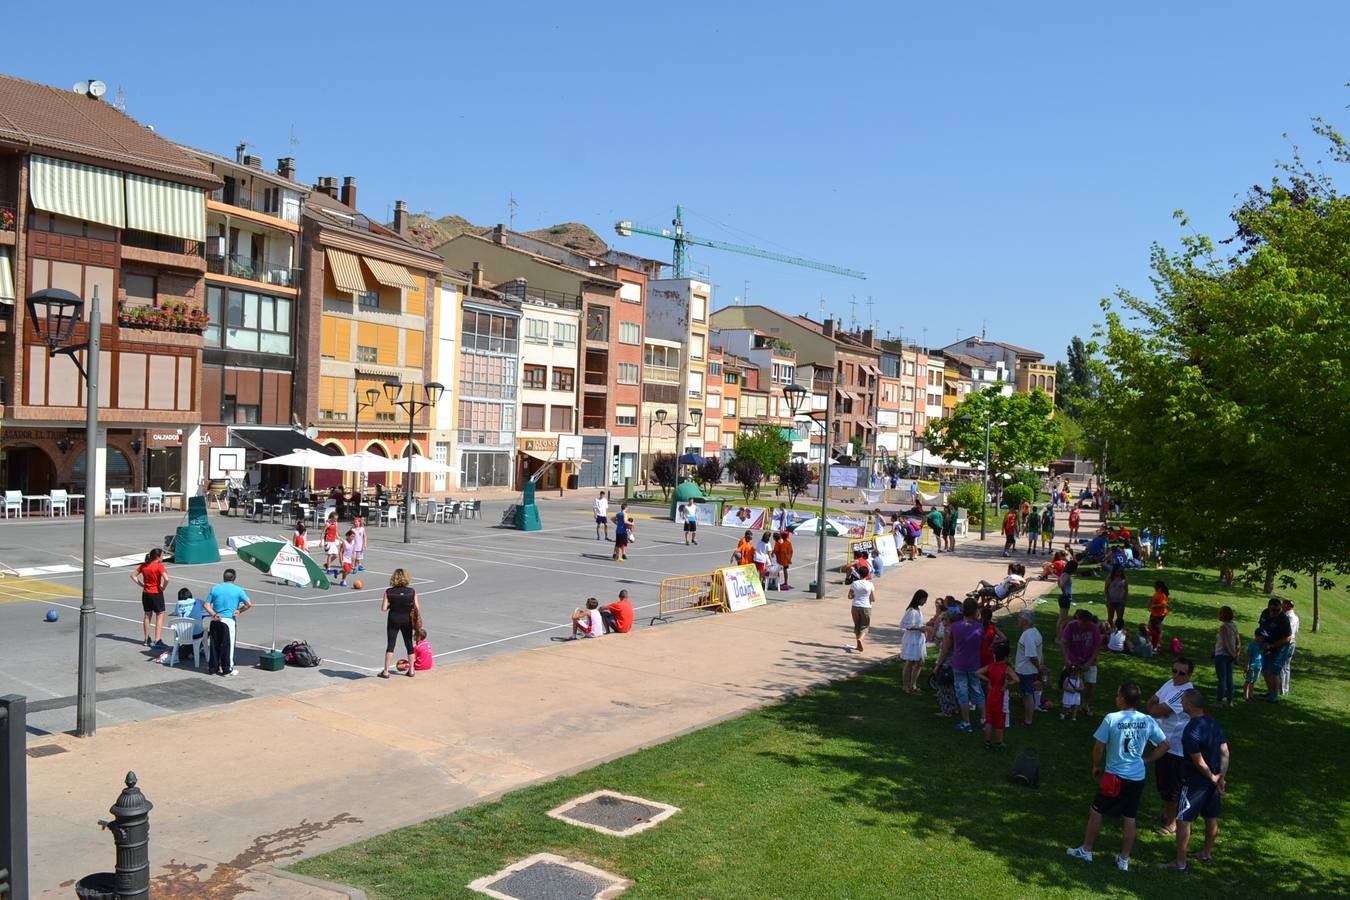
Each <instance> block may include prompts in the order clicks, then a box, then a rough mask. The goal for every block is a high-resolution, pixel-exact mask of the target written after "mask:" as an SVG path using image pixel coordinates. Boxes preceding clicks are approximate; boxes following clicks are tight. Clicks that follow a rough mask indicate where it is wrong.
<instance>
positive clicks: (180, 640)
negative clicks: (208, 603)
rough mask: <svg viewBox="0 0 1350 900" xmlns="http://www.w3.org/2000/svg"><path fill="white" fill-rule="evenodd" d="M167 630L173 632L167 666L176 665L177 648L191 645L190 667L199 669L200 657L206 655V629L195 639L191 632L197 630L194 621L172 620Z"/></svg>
mask: <svg viewBox="0 0 1350 900" xmlns="http://www.w3.org/2000/svg"><path fill="white" fill-rule="evenodd" d="M169 628H171V629H172V630H173V655H172V656H170V657H169V665H171V666H176V665H178V648H179V647H183V646H185V645H188V644H190V645H192V666H193V668H196V669H200V668H201V667H202V657H203V656H205V655H206V647H205V646H204V645H205V643H206V629H205V628H203V629H202V633H201V634H199V635H197V636H196V637H193V636H192V632H193V631H194V630H196V628H197V620H196V619H188V618H174V619H171V620H170V621H169Z"/></svg>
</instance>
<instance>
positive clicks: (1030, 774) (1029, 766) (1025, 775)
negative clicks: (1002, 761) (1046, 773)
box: [1008, 750, 1041, 787]
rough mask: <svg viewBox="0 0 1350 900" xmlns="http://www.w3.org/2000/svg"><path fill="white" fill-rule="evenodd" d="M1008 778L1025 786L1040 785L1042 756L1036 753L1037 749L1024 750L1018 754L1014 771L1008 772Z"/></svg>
mask: <svg viewBox="0 0 1350 900" xmlns="http://www.w3.org/2000/svg"><path fill="white" fill-rule="evenodd" d="M1008 780H1009V781H1011V782H1012V783H1013V784H1020V785H1022V786H1023V787H1040V784H1041V758H1040V757H1039V756H1037V755H1036V751H1035V750H1023V751H1022V752H1021V753H1019V754H1017V758H1016V759H1014V760H1013V764H1012V771H1011V772H1009V773H1008Z"/></svg>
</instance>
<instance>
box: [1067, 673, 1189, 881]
mask: <svg viewBox="0 0 1350 900" xmlns="http://www.w3.org/2000/svg"><path fill="white" fill-rule="evenodd" d="M1139 700H1140V691H1139V685H1137V684H1135V683H1133V682H1129V681H1127V682H1125V683H1124V684H1122V685H1121V686H1120V689H1119V690H1118V691H1116V711H1115V712H1113V713H1110V714H1108V715H1107V716H1106V718H1104V719H1102V723H1101V725H1099V726H1097V730H1096V732H1094V733H1093V735H1092V737H1093V740H1094V743H1093V745H1092V777H1093V779H1095V780H1097V782H1098V784H1097V795H1096V796H1095V797H1094V798H1093V799H1092V805H1091V807H1089V811H1088V822H1087V829H1086V830H1085V831H1084V833H1083V843H1081V844H1079V845H1078V846H1077V847H1070V848H1069V851H1068V853H1069V855H1070V856H1072V857H1073V858H1074V859H1081V860H1083V861H1084V862H1092V847H1093V845H1094V844H1095V843H1096V842H1097V835H1099V834H1100V833H1101V830H1102V818H1103V817H1104V816H1110V817H1111V818H1119V819H1120V820H1121V823H1122V831H1123V834H1122V835H1121V839H1120V853H1119V854H1118V855H1117V856H1116V868H1118V869H1120V870H1121V871H1122V872H1128V871H1129V870H1130V851H1131V850H1133V849H1134V835H1135V818H1136V817H1137V816H1138V814H1139V798H1140V797H1141V796H1142V795H1143V793H1144V774H1145V771H1146V770H1145V765H1146V764H1147V763H1149V762H1152V761H1154V760H1156V759H1157V758H1158V757H1160V756H1162V755H1164V754H1165V753H1166V752H1167V750H1168V743H1167V736H1166V735H1165V734H1163V731H1162V729H1161V728H1159V727H1158V723H1157V721H1156V720H1154V719H1153V718H1151V717H1149V716H1146V715H1144V714H1143V713H1141V712H1140V711H1139ZM1149 744H1153V745H1154V748H1153V751H1152V752H1151V753H1149V754H1148V755H1147V756H1145V755H1144V751H1145V748H1147V747H1148V745H1149ZM1103 756H1105V764H1103Z"/></svg>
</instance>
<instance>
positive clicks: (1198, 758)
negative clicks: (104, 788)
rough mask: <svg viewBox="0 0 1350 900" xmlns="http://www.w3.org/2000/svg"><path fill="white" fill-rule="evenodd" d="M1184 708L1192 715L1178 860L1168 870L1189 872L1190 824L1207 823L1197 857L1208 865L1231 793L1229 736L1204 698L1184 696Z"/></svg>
mask: <svg viewBox="0 0 1350 900" xmlns="http://www.w3.org/2000/svg"><path fill="white" fill-rule="evenodd" d="M1181 705H1182V706H1183V707H1184V708H1185V710H1186V715H1187V716H1189V721H1188V722H1187V723H1186V730H1185V731H1183V732H1182V734H1181V750H1182V753H1183V754H1184V755H1185V757H1186V761H1185V769H1184V770H1183V771H1182V775H1181V779H1182V780H1181V796H1180V799H1179V800H1178V804H1177V861H1176V862H1175V863H1173V864H1172V865H1170V866H1168V867H1167V868H1168V869H1170V870H1171V871H1173V872H1186V871H1188V867H1187V863H1186V848H1187V846H1188V845H1189V844H1190V841H1191V823H1192V822H1194V821H1195V820H1196V819H1204V820H1205V848H1204V849H1203V850H1201V851H1200V853H1199V854H1198V855H1197V856H1196V857H1195V858H1196V859H1198V860H1199V861H1200V862H1202V863H1207V862H1209V860H1210V856H1211V855H1212V854H1213V853H1214V839H1215V838H1217V837H1218V836H1219V814H1220V812H1222V810H1223V795H1224V793H1225V792H1226V791H1227V790H1228V737H1227V736H1226V735H1225V734H1224V733H1223V726H1221V725H1220V724H1219V723H1218V722H1217V721H1216V720H1215V719H1214V717H1213V716H1209V715H1206V714H1205V695H1204V694H1202V693H1200V692H1199V691H1197V690H1189V691H1187V692H1186V693H1184V694H1182V695H1181Z"/></svg>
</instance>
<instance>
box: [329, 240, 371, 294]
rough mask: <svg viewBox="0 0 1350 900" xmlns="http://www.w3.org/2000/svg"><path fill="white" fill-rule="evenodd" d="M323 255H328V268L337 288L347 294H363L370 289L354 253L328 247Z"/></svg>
mask: <svg viewBox="0 0 1350 900" xmlns="http://www.w3.org/2000/svg"><path fill="white" fill-rule="evenodd" d="M324 255H325V256H327V257H328V268H329V269H330V270H331V271H332V273H333V284H335V285H337V289H338V290H340V291H346V292H347V293H349V294H364V293H366V292H367V291H369V290H370V287H369V286H368V285H367V284H366V276H365V275H362V274H361V261H360V260H359V259H358V258H357V257H356V255H355V254H353V253H347V252H346V251H343V250H334V249H333V248H332V247H328V248H326V249H325V250H324Z"/></svg>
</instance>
